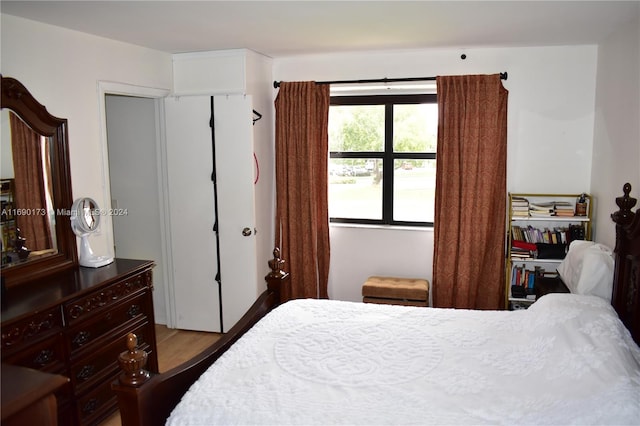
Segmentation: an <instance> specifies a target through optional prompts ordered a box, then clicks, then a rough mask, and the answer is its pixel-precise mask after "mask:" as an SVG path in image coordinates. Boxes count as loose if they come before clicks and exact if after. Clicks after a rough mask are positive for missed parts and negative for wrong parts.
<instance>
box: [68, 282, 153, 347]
mask: <svg viewBox="0 0 640 426" xmlns="http://www.w3.org/2000/svg"><path fill="white" fill-rule="evenodd" d="M150 299H151V296H150V294H148V293H146V292H145V293H142V294H139V295H137V296H135V297H134V298H132V299H129V300H126V301H125V302H124V303H120V304H119V305H115V306H114V307H113V309H111V310H108V311H103V312H101V313H100V314H98V315H95V316H94V318H91V320H90V321H85V322H81V323H78V324H76V325H75V326H74V327H71V328H70V330H69V331H68V332H67V333H65V341H66V344H67V348H68V350H69V353H71V355H72V356H73V355H74V354H75V353H76V352H77V351H78V350H80V349H81V348H83V347H87V346H88V345H90V344H91V343H92V342H94V341H96V340H97V339H98V338H100V337H102V336H104V335H105V334H107V333H110V332H112V331H114V330H117V329H118V328H119V327H122V326H123V325H125V324H131V323H132V322H133V321H136V320H140V319H142V318H144V317H145V316H146V315H147V314H148V313H149V312H150V310H151V309H153V306H152V305H151V303H152V302H151V301H150Z"/></svg>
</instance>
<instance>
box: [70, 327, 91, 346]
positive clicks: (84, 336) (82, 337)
mask: <svg viewBox="0 0 640 426" xmlns="http://www.w3.org/2000/svg"><path fill="white" fill-rule="evenodd" d="M90 338H91V333H89V332H88V331H81V332H80V333H78V334H76V337H74V338H73V344H74V345H75V346H76V347H77V346H82V345H84V344H85V343H87V342H88V341H89V339H90Z"/></svg>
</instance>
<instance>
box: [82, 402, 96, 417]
mask: <svg viewBox="0 0 640 426" xmlns="http://www.w3.org/2000/svg"><path fill="white" fill-rule="evenodd" d="M96 408H98V400H97V399H96V398H91V399H90V400H88V401H87V403H86V404H84V406H83V407H82V414H84V415H85V416H86V415H88V414H91V413H93V412H94V411H96Z"/></svg>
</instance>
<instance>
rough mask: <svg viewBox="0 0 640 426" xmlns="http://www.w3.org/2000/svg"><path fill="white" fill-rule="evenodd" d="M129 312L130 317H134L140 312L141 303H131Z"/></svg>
mask: <svg viewBox="0 0 640 426" xmlns="http://www.w3.org/2000/svg"><path fill="white" fill-rule="evenodd" d="M127 313H128V314H129V317H130V318H133V317H135V316H136V315H138V314H140V305H131V307H130V308H129V310H128V311H127Z"/></svg>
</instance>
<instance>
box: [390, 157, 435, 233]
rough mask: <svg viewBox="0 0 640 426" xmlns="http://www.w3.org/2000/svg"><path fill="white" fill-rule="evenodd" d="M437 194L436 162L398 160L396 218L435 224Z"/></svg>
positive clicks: (395, 177)
mask: <svg viewBox="0 0 640 426" xmlns="http://www.w3.org/2000/svg"><path fill="white" fill-rule="evenodd" d="M435 195H436V160H395V161H394V174H393V219H394V220H397V221H410V222H432V223H433V216H434V204H435Z"/></svg>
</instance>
